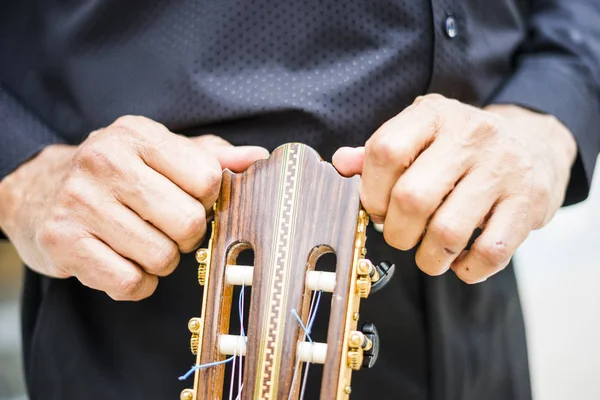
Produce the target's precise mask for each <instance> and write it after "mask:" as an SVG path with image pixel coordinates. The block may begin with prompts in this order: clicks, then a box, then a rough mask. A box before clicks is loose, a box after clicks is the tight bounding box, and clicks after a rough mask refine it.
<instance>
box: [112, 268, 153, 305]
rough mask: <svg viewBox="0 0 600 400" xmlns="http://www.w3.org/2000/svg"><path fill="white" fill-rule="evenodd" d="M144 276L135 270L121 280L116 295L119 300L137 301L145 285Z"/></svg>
mask: <svg viewBox="0 0 600 400" xmlns="http://www.w3.org/2000/svg"><path fill="white" fill-rule="evenodd" d="M145 280H146V278H145V275H144V273H143V272H142V271H140V270H138V269H136V270H134V271H132V272H131V273H130V274H129V275H128V276H126V277H124V278H122V279H121V280H120V281H119V283H118V291H117V293H116V295H118V296H120V297H121V299H123V300H127V299H137V298H138V296H139V295H140V294H141V292H142V288H143V287H144V283H145Z"/></svg>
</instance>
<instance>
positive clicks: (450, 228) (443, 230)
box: [427, 218, 465, 252]
mask: <svg viewBox="0 0 600 400" xmlns="http://www.w3.org/2000/svg"><path fill="white" fill-rule="evenodd" d="M427 230H428V231H430V232H431V233H432V234H433V235H434V236H435V238H436V241H438V242H439V243H441V244H442V245H443V246H444V247H447V248H449V249H450V250H452V251H454V252H456V251H459V250H462V248H459V247H461V246H462V245H463V243H464V238H465V232H464V229H463V227H462V226H461V225H460V224H458V223H457V222H455V221H452V220H450V219H448V218H444V219H441V218H440V219H436V220H434V221H432V222H431V224H430V225H429V227H428V228H427Z"/></svg>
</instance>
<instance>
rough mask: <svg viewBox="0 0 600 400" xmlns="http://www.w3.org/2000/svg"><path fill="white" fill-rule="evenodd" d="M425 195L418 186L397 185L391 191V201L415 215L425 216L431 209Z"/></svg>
mask: <svg viewBox="0 0 600 400" xmlns="http://www.w3.org/2000/svg"><path fill="white" fill-rule="evenodd" d="M428 197H429V196H427V194H426V193H425V191H424V190H423V189H421V188H420V187H419V186H418V185H413V184H403V185H397V186H396V187H394V189H393V191H392V199H393V200H394V201H395V202H396V203H397V205H398V207H400V208H401V209H403V210H407V211H410V212H411V213H415V214H419V215H420V214H425V213H427V212H429V211H430V210H431V208H432V206H431V204H430V203H431V201H430V200H429V198H428Z"/></svg>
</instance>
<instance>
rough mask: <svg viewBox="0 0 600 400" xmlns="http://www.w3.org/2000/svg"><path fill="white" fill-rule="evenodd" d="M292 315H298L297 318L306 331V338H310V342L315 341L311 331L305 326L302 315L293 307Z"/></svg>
mask: <svg viewBox="0 0 600 400" xmlns="http://www.w3.org/2000/svg"><path fill="white" fill-rule="evenodd" d="M292 315H293V316H294V317H296V319H297V320H298V323H299V324H300V326H301V327H302V329H303V330H304V333H305V334H306V338H307V339H308V341H309V342H311V343H312V342H313V341H312V339H311V338H310V331H309V330H308V328H307V327H306V326H304V323H303V322H302V319H301V318H300V316H299V315H298V313H297V312H296V309H295V308H292Z"/></svg>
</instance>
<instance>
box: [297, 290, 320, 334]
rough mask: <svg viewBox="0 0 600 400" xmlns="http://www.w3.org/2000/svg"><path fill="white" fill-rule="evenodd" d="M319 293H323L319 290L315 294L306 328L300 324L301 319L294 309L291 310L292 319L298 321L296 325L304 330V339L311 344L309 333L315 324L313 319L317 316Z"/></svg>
mask: <svg viewBox="0 0 600 400" xmlns="http://www.w3.org/2000/svg"><path fill="white" fill-rule="evenodd" d="M321 293H323V292H322V291H321V290H319V292H318V293H317V299H316V300H315V306H314V308H313V312H312V315H311V316H310V319H309V320H308V327H307V326H304V323H303V322H302V318H300V316H299V315H298V312H297V311H296V309H292V315H293V316H294V317H296V320H297V321H298V323H299V324H300V326H301V327H302V329H303V330H304V333H305V334H306V338H307V339H308V341H309V342H310V343H312V342H313V340H312V338H311V337H310V332H311V330H312V326H313V324H314V323H315V318H316V316H317V310H318V309H319V301H321Z"/></svg>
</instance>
